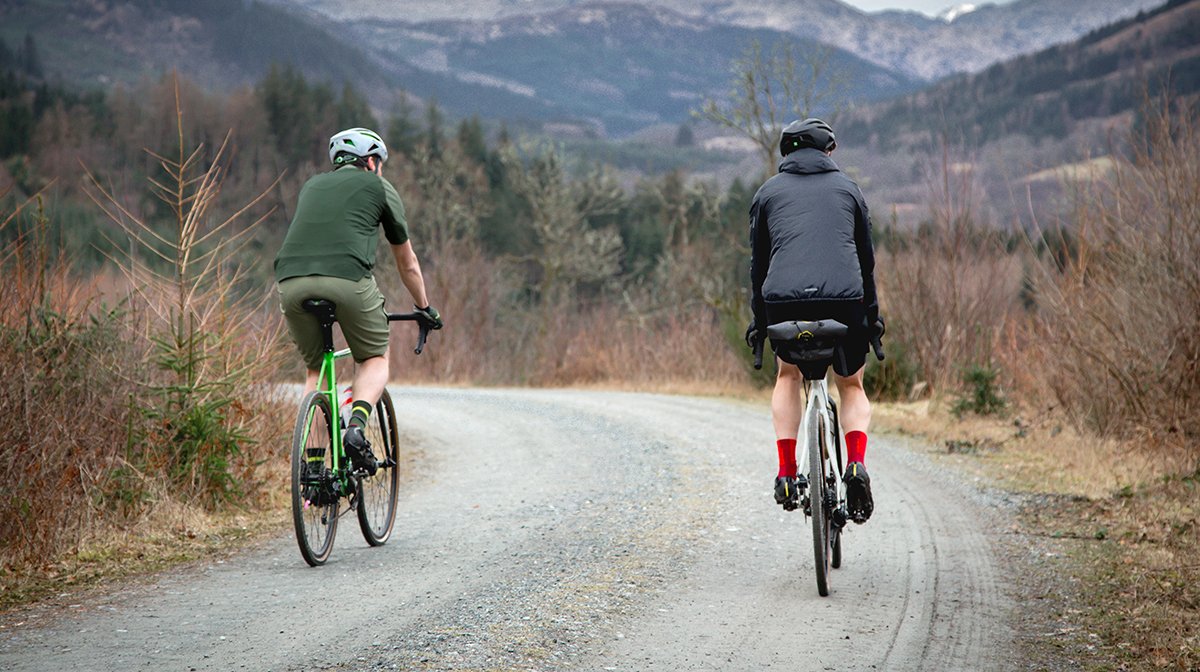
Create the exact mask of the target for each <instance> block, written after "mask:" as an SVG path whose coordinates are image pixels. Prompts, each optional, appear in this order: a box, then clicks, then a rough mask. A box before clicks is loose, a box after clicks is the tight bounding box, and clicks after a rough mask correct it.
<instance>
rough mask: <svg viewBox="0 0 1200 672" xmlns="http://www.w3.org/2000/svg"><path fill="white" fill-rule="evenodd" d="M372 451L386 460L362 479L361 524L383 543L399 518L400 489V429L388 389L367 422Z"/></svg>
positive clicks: (368, 534) (368, 536)
mask: <svg viewBox="0 0 1200 672" xmlns="http://www.w3.org/2000/svg"><path fill="white" fill-rule="evenodd" d="M366 436H367V440H368V441H370V442H371V452H373V453H374V454H375V459H376V460H379V461H380V462H382V463H383V464H382V465H381V466H380V467H379V470H378V471H376V472H375V475H374V476H363V477H362V479H360V480H359V483H358V526H359V527H361V528H362V533H363V538H364V539H366V540H367V543H368V544H370V545H372V546H382V545H383V544H384V543H386V542H387V540H388V537H390V536H392V523H394V522H395V521H396V496H397V494H398V493H399V491H400V448H399V444H400V436H399V431H398V430H397V429H396V409H395V408H394V407H393V406H392V395H390V394H388V391H387V390H384V391H383V396H381V397H380V398H379V403H377V404H375V412H374V413H372V414H371V421H370V422H368V423H367V428H366Z"/></svg>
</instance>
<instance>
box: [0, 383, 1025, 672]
mask: <svg viewBox="0 0 1200 672" xmlns="http://www.w3.org/2000/svg"><path fill="white" fill-rule="evenodd" d="M392 392H393V395H394V398H395V400H396V410H397V413H398V415H399V417H400V424H401V426H402V431H403V433H404V437H405V438H406V439H408V440H411V441H413V442H415V443H416V444H418V445H420V446H421V447H422V459H421V460H419V461H418V465H419V466H418V470H419V471H418V473H416V474H414V475H413V477H412V478H410V479H408V481H407V483H408V485H409V487H408V489H407V490H406V491H405V493H404V495H403V497H402V499H401V502H400V513H399V516H398V519H397V523H396V531H395V534H394V536H393V538H392V540H391V541H390V542H389V543H388V544H387V545H386V546H384V547H382V548H378V549H371V548H368V547H367V546H366V544H365V543H364V542H363V541H362V537H361V535H360V534H359V532H358V529H357V525H356V521H355V520H354V519H353V516H347V517H346V518H343V520H342V521H341V522H342V525H341V526H340V529H339V534H338V541H337V547H336V548H335V549H334V553H333V557H332V559H331V560H330V562H329V564H328V565H326V566H325V567H321V568H316V569H313V568H309V567H308V566H307V565H305V564H304V562H303V560H301V558H300V556H299V553H298V551H297V550H296V548H295V542H294V540H293V539H292V538H291V537H290V536H283V537H280V538H278V539H275V540H272V541H271V542H270V543H268V544H266V545H265V546H264V547H263V548H261V549H260V550H256V551H252V552H249V553H245V554H242V555H239V556H237V557H234V558H231V559H229V560H228V561H225V562H221V563H214V564H209V565H206V566H202V567H198V568H192V569H189V570H187V571H184V572H175V573H168V574H164V575H161V576H158V577H155V578H154V579H152V580H148V581H143V582H140V583H138V584H136V585H132V586H130V587H128V588H125V589H122V590H120V591H114V592H113V593H112V594H110V595H108V596H104V597H93V598H89V599H88V600H86V601H85V602H84V603H81V604H79V605H74V606H73V607H71V608H68V609H63V610H61V612H60V613H55V614H54V617H53V618H48V619H40V620H43V621H49V623H48V624H47V625H42V626H38V627H36V628H34V627H10V628H6V629H5V631H4V634H0V669H3V670H12V671H14V672H15V671H18V670H21V671H24V670H51V669H53V670H75V671H82V670H192V669H195V670H237V669H247V670H302V669H350V670H360V669H363V670H375V669H399V670H414V669H415V670H423V669H428V670H627V671H641V670H763V669H780V670H784V669H788V670H791V669H806V670H813V669H827V670H889V671H891V670H967V669H970V670H1005V669H1010V668H1011V662H1012V655H1013V653H1014V644H1013V640H1014V632H1013V628H1012V626H1011V623H1012V617H1013V614H1014V604H1013V601H1012V599H1011V597H1010V595H1009V594H1008V592H1007V590H1006V589H1005V588H1004V586H1006V585H1008V582H1009V580H1010V577H1011V571H1012V570H1011V569H1007V568H1005V567H1004V563H1003V562H1002V560H1001V558H1002V557H1003V555H1004V554H1002V553H998V552H997V541H998V540H997V538H994V537H993V536H991V533H989V532H988V531H989V530H995V529H1000V526H999V525H998V524H997V523H999V522H1001V521H999V520H997V519H996V518H995V517H996V516H1000V515H1003V513H1002V512H998V511H997V509H996V508H995V507H994V506H992V504H993V503H994V502H991V501H989V500H988V497H987V495H985V494H983V493H980V492H978V491H976V490H975V489H973V488H971V487H970V486H969V485H966V484H963V483H962V482H961V481H960V480H958V479H957V478H956V477H954V476H953V475H951V474H950V473H949V472H947V471H944V470H942V469H939V468H937V467H935V466H933V465H931V464H929V462H928V461H927V460H926V459H925V458H923V457H921V456H919V455H916V454H914V453H912V452H909V451H908V450H907V449H905V448H904V447H903V445H902V444H901V443H900V442H897V441H892V440H889V439H888V438H887V437H883V436H874V437H872V443H871V446H870V448H869V451H868V464H869V465H870V467H871V470H872V471H871V473H872V478H873V482H874V487H875V497H876V513H875V516H874V518H873V519H872V520H871V521H870V522H869V523H868V524H867V525H865V526H862V527H852V528H851V529H850V531H849V533H848V534H847V535H846V538H845V544H844V549H845V560H844V564H843V568H842V569H839V570H835V571H834V574H833V578H832V581H833V594H832V595H831V596H830V597H827V598H821V597H819V596H818V595H817V591H816V585H815V582H814V579H813V569H812V565H813V560H812V544H811V536H810V531H809V528H808V527H807V524H806V520H805V519H804V518H803V516H802V515H801V514H797V513H791V514H785V513H784V512H783V511H782V510H780V509H779V508H778V507H777V506H775V504H774V503H773V501H772V500H771V497H770V485H771V477H772V476H773V474H774V463H775V455H774V450H773V447H772V446H773V440H772V438H773V437H772V434H771V427H770V420H769V414H768V411H767V409H766V408H765V407H764V406H761V405H751V404H747V403H740V402H730V401H723V400H716V399H699V398H689V397H675V396H658V395H647V394H627V393H609V392H591V391H559V390H443V389H424V388H421V389H413V388H395V389H393V390H392ZM798 666H799V667H798Z"/></svg>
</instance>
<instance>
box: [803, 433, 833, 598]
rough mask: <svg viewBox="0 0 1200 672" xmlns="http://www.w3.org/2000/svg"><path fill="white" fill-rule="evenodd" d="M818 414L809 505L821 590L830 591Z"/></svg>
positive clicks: (825, 483)
mask: <svg viewBox="0 0 1200 672" xmlns="http://www.w3.org/2000/svg"><path fill="white" fill-rule="evenodd" d="M823 425H824V420H823V419H822V418H820V416H818V420H817V422H814V423H812V427H811V428H810V429H809V432H808V442H809V444H808V445H809V450H808V480H809V484H808V487H809V499H810V502H811V503H810V506H809V509H810V510H811V511H812V530H813V559H814V560H815V563H814V564H815V566H816V570H817V592H818V593H820V595H821V597H825V596H827V595H829V556H830V548H829V483H828V481H827V480H826V477H825V454H826V446H825V428H824V426H823Z"/></svg>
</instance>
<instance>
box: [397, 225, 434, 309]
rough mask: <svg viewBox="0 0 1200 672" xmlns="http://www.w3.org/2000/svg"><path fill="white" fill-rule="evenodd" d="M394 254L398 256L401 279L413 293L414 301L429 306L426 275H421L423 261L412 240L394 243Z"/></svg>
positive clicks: (409, 291)
mask: <svg viewBox="0 0 1200 672" xmlns="http://www.w3.org/2000/svg"><path fill="white" fill-rule="evenodd" d="M392 255H393V256H394V257H396V270H397V271H399V272H400V281H401V282H403V283H404V287H405V288H406V289H408V293H409V294H411V295H412V298H413V303H415V304H416V305H417V307H418V308H428V307H429V297H427V296H425V277H424V276H422V275H421V262H420V261H417V253H416V252H414V251H413V247H412V241H411V240H406V241H404V242H403V243H401V244H399V245H392Z"/></svg>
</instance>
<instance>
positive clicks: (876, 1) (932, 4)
mask: <svg viewBox="0 0 1200 672" xmlns="http://www.w3.org/2000/svg"><path fill="white" fill-rule="evenodd" d="M968 1H969V0H842V2H844V3H846V4H848V5H854V6H855V7H857V8H859V9H861V10H863V11H866V12H877V11H879V10H881V9H912V10H915V11H918V12H921V13H923V14H928V15H929V16H937V14H938V12H940V11H942V10H943V9H946V8H947V7H953V6H955V5H961V4H965V3H966V2H968ZM1012 1H1013V0H974V2H973V3H972V4H975V5H982V4H985V3H986V2H992V3H993V4H997V5H1005V4H1008V3H1010V2H1012Z"/></svg>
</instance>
